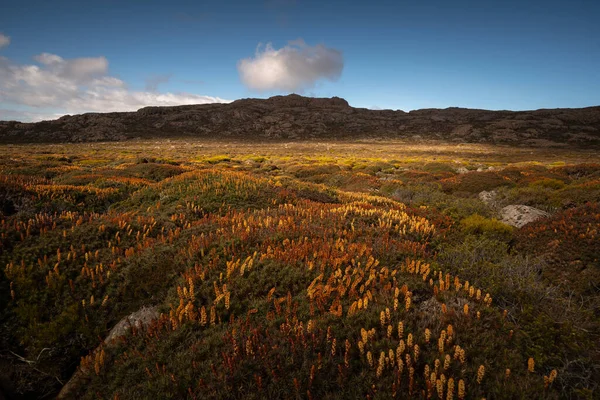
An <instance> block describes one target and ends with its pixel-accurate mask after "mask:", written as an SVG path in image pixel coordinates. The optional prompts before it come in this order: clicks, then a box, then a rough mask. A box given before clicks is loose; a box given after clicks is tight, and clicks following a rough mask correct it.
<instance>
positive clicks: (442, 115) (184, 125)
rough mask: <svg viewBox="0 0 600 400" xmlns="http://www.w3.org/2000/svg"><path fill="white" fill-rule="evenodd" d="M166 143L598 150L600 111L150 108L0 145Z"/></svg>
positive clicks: (321, 105) (312, 105) (32, 127)
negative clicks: (396, 143)
mask: <svg viewBox="0 0 600 400" xmlns="http://www.w3.org/2000/svg"><path fill="white" fill-rule="evenodd" d="M164 137H170V138H173V137H194V138H207V139H242V140H277V139H284V140H305V139H323V140H344V139H351V140H357V139H390V138H393V139H441V140H446V141H452V142H471V143H477V142H481V143H504V144H514V145H529V146H554V145H562V146H564V145H569V144H571V145H576V146H589V145H600V107H588V108H579V109H548V110H546V109H542V110H536V111H487V110H476V109H465V108H446V109H424V110H416V111H411V112H408V113H407V112H404V111H392V110H368V109H364V108H354V107H350V106H349V105H348V102H347V101H346V100H344V99H341V98H338V97H333V98H310V97H302V96H298V95H288V96H275V97H271V98H269V99H266V100H264V99H243V100H237V101H234V102H233V103H229V104H204V105H187V106H177V107H145V108H142V109H140V110H138V111H137V112H120V113H116V112H114V113H104V114H100V113H88V114H81V115H73V116H64V117H61V118H59V119H57V120H54V121H43V122H37V123H21V122H16V121H8V122H0V143H27V142H48V143H50V142H97V141H118V140H127V139H135V138H141V139H150V138H164Z"/></svg>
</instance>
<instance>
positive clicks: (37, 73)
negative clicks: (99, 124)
mask: <svg viewBox="0 0 600 400" xmlns="http://www.w3.org/2000/svg"><path fill="white" fill-rule="evenodd" d="M34 60H35V61H36V63H32V64H18V63H14V62H12V61H11V60H9V59H8V58H6V57H0V103H2V104H3V105H4V107H5V108H14V110H20V111H14V110H12V111H10V112H9V110H6V109H5V110H0V120H2V119H15V116H17V117H22V118H23V120H30V121H33V120H40V119H46V118H47V117H48V116H54V117H59V116H60V115H64V114H75V113H83V112H109V111H134V110H137V109H139V108H142V107H145V106H149V105H154V106H173V105H182V104H205V103H219V102H227V100H224V99H221V98H219V97H212V96H202V95H197V94H192V93H160V92H158V86H159V85H160V84H161V83H165V82H166V81H168V79H169V77H167V76H155V77H151V79H149V80H148V81H147V85H146V89H145V90H143V91H135V90H130V89H129V88H128V86H127V84H126V83H125V82H124V81H122V80H121V79H118V78H116V77H114V76H111V75H110V74H109V72H108V60H107V59H106V58H105V57H87V58H73V59H64V58H62V57H60V56H58V55H56V54H50V53H42V54H39V55H37V56H35V57H34Z"/></svg>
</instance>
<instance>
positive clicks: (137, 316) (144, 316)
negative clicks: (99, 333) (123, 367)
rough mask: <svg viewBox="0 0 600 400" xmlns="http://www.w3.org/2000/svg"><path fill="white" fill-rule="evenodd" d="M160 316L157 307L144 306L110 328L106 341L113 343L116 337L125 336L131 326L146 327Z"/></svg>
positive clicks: (108, 343) (109, 343)
mask: <svg viewBox="0 0 600 400" xmlns="http://www.w3.org/2000/svg"><path fill="white" fill-rule="evenodd" d="M158 317H159V313H158V310H157V309H156V307H142V308H141V309H140V310H138V311H136V312H134V313H131V314H129V315H128V316H127V317H125V318H123V319H122V320H120V321H119V323H118V324H117V325H115V326H114V327H113V328H112V329H111V330H110V332H109V334H108V336H107V337H106V339H104V343H106V344H107V345H111V344H112V343H113V342H114V341H115V340H116V339H118V338H120V337H123V336H125V335H126V334H127V331H128V330H129V329H130V328H131V327H134V328H136V329H140V328H145V327H147V326H148V325H150V323H151V322H152V321H154V320H155V319H157V318H158Z"/></svg>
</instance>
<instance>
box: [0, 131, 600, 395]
mask: <svg viewBox="0 0 600 400" xmlns="http://www.w3.org/2000/svg"><path fill="white" fill-rule="evenodd" d="M482 191H487V192H492V191H493V193H494V196H493V198H492V200H490V201H483V200H482V199H481V197H480V193H481V192H482ZM599 201H600V160H598V158H597V155H596V154H595V153H594V152H586V151H584V150H582V151H579V152H572V151H569V150H566V149H544V150H534V149H520V148H510V147H491V146H479V145H444V144H439V143H428V144H414V143H413V144H410V143H353V144H351V143H271V144H268V145H266V144H260V143H254V144H252V143H224V142H214V141H213V142H194V141H189V140H187V141H176V140H174V141H151V142H150V141H147V142H126V143H117V144H115V143H96V144H68V145H18V146H17V145H15V146H3V147H0V266H1V268H0V371H2V373H1V374H0V387H1V388H2V391H3V392H4V395H5V396H8V397H10V398H12V397H14V398H49V397H52V396H56V395H57V394H58V393H59V391H60V390H61V388H63V386H65V384H66V383H67V382H68V381H69V380H70V379H71V378H72V377H73V376H74V375H75V376H76V379H75V378H73V379H71V381H70V383H69V390H68V391H65V390H64V389H63V392H61V393H62V394H61V395H62V396H63V397H64V398H83V399H96V398H105V399H134V398H190V399H205V398H206V399H226V398H248V399H263V398H269V399H277V398H282V399H283V398H294V399H297V398H301V399H337V398H349V399H352V398H357V399H358V398H361V399H388V398H398V399H405V398H434V399H435V398H439V399H444V400H451V399H475V398H476V399H481V398H496V399H498V398H528V399H558V398H582V399H591V398H598V396H599V394H598V391H599V390H600V389H599V388H598V383H599V382H600V338H599V336H600V309H599V306H600V261H599V258H600V240H599V237H600V235H599V234H600V206H599ZM511 204H523V205H528V206H533V207H536V208H539V209H541V210H544V211H546V212H547V213H548V214H549V217H547V218H541V219H539V220H537V221H535V222H533V223H530V224H527V225H525V226H524V227H522V228H519V229H518V228H514V227H512V226H509V225H506V224H505V223H503V222H502V221H500V218H499V216H498V210H499V209H501V208H502V207H504V206H506V205H511ZM142 307H154V308H155V309H156V310H157V311H158V314H157V318H155V319H154V321H153V322H152V323H150V324H149V325H148V326H147V327H139V328H136V327H135V326H132V327H131V328H130V329H129V330H128V333H127V334H126V335H124V336H121V337H118V338H117V339H116V340H115V341H113V342H110V343H108V342H106V341H105V338H106V336H107V335H108V333H109V331H110V330H111V328H112V327H113V326H115V325H116V324H117V323H118V322H119V321H120V320H121V319H122V318H123V317H125V316H127V315H129V314H131V313H133V312H136V311H138V310H140V309H141V308H142Z"/></svg>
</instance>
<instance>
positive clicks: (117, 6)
mask: <svg viewBox="0 0 600 400" xmlns="http://www.w3.org/2000/svg"><path fill="white" fill-rule="evenodd" d="M599 20H600V2H596V1H593V0H587V1H581V0H579V1H578V0H574V1H537V0H536V1H512V0H506V1H485V0H480V1H421V2H419V1H410V2H408V1H399V0H397V1H369V2H351V1H329V2H322V1H304V0H261V1H226V0H221V1H189V2H185V1H169V2H162V1H149V0H146V1H112V0H105V1H61V0H56V1H47V0H46V1H20V2H16V1H12V2H5V4H3V5H2V6H1V12H0V33H1V34H2V35H3V37H4V38H5V40H4V42H3V41H2V40H1V39H0V119H10V118H11V117H15V116H16V117H22V118H20V119H28V118H29V119H36V118H37V119H39V118H41V117H47V116H48V117H50V116H53V115H61V114H65V113H75V112H83V111H110V110H113V109H114V110H123V109H128V108H132V109H135V108H136V107H138V106H140V105H145V104H147V103H150V104H158V105H160V104H179V103H189V102H205V101H221V100H234V99H238V98H244V97H268V96H271V95H274V94H286V93H290V92H297V93H301V94H305V95H310V96H326V97H329V96H340V97H343V98H345V99H347V100H348V101H349V102H350V104H351V105H353V106H358V107H379V108H391V109H403V110H411V109H418V108H430V107H439V108H444V107H450V106H460V107H471V108H487V109H514V110H522V109H536V108H554V107H585V106H592V105H599V104H600V23H598V21H599ZM298 39H302V41H303V42H302V41H297V40H298ZM290 41H296V42H292V44H291V45H290V44H289V43H290ZM2 43H4V45H2ZM267 43H270V44H271V46H270V47H264V45H266V44H267ZM259 44H263V47H261V48H260V49H259V52H258V53H256V51H257V46H258V45H259ZM43 53H47V55H53V56H54V55H55V56H59V57H58V58H56V57H48V56H46V57H40V56H39V55H40V54H43ZM76 60H80V61H76ZM81 60H84V61H81ZM242 60H246V62H245V63H244V62H243V61H242ZM241 64H242V65H243V66H242V67H240V65H241ZM32 66H33V67H35V68H31V67H32ZM36 68H37V69H36ZM75 75H76V76H77V78H74V76H75ZM99 79H102V82H101V83H98V82H99V81H98V80H99ZM109 80H110V82H109ZM24 93H26V94H27V96H26V95H25V94H24ZM16 119H19V118H16Z"/></svg>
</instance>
